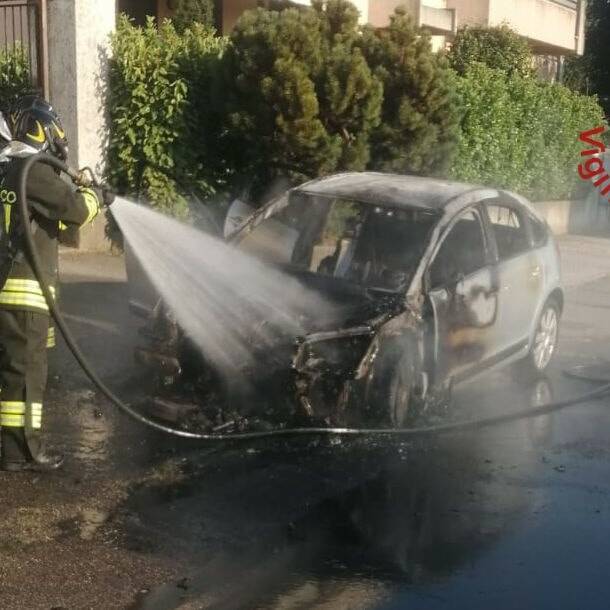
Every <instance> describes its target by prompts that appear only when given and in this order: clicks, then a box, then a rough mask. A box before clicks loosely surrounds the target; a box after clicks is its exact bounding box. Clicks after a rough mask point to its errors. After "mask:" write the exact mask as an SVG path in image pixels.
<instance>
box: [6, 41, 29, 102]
mask: <svg viewBox="0 0 610 610" xmlns="http://www.w3.org/2000/svg"><path fill="white" fill-rule="evenodd" d="M31 91H32V82H31V73H30V62H29V58H28V54H27V51H26V50H25V49H23V48H21V47H19V46H17V47H15V48H14V49H3V50H0V110H6V109H7V107H8V105H9V104H10V103H11V101H13V100H14V99H15V98H17V97H19V96H20V95H24V94H26V93H30V92H31Z"/></svg>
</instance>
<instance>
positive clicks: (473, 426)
mask: <svg viewBox="0 0 610 610" xmlns="http://www.w3.org/2000/svg"><path fill="white" fill-rule="evenodd" d="M35 163H45V164H46V165H49V166H51V167H52V168H54V169H56V170H59V171H61V172H64V173H66V174H67V175H68V176H70V178H71V179H72V180H73V181H74V182H75V183H76V184H82V183H83V180H84V178H83V174H82V173H81V172H78V171H75V170H74V169H72V168H70V167H69V166H68V165H67V164H66V163H64V162H62V161H60V160H59V159H57V158H55V157H52V156H50V155H46V154H36V155H33V156H31V157H29V158H27V160H26V161H25V163H24V164H23V168H22V170H21V175H20V177H19V182H18V192H17V199H18V202H19V209H20V214H21V220H22V223H23V228H24V231H23V233H24V241H25V249H26V255H27V256H28V259H29V262H30V264H31V266H32V270H33V271H34V274H35V276H36V278H37V280H38V282H39V284H40V288H41V290H42V293H43V295H44V297H45V299H46V302H47V304H48V306H49V311H50V313H51V316H52V317H53V320H54V321H55V323H56V325H57V327H58V328H59V331H60V332H61V334H62V336H63V338H64V340H65V342H66V345H67V346H68V348H69V349H70V351H71V352H72V354H73V355H74V358H75V359H76V361H77V362H78V364H79V365H80V366H81V368H82V369H83V371H84V372H85V374H86V375H87V377H89V379H90V380H91V382H92V383H93V385H94V386H96V387H97V389H98V390H99V391H100V392H101V393H102V394H103V395H104V396H105V397H106V398H107V399H108V400H109V401H110V402H111V403H113V404H114V405H115V406H116V407H117V408H118V409H119V410H120V411H122V412H123V413H125V414H126V415H128V416H129V417H131V418H132V419H134V420H135V421H138V422H140V423H141V424H144V425H146V426H149V427H151V428H154V429H155V430H158V431H160V432H165V433H168V434H173V435H176V436H180V437H183V438H190V439H199V440H205V441H223V442H225V441H246V440H255V439H263V438H271V437H291V436H305V435H309V436H312V435H336V436H364V435H367V436H373V435H375V436H397V437H401V438H407V439H408V438H415V437H424V436H431V435H437V434H446V433H450V432H463V431H468V430H478V429H481V428H486V427H489V426H494V425H498V424H503V423H508V422H513V421H516V420H519V419H524V418H530V417H537V416H541V415H546V414H548V413H553V412H555V411H559V410H562V409H565V408H567V407H571V406H575V405H578V404H581V403H584V402H588V401H592V400H597V399H599V398H602V397H604V396H606V395H607V394H609V393H610V383H607V384H605V385H603V386H601V387H599V388H597V389H595V390H593V391H591V392H587V393H585V394H581V395H580V396H576V397H573V398H569V399H567V400H562V401H558V402H551V403H548V404H546V405H541V406H538V407H530V408H527V409H521V410H519V411H515V412H513V413H507V414H503V415H494V416H490V417H484V418H480V419H471V420H464V421H461V422H452V423H447V424H440V425H432V426H422V427H414V428H324V427H315V428H280V429H276V430H268V431H257V432H241V433H235V434H206V433H199V432H189V431H187V430H180V429H177V428H172V427H170V426H165V425H163V424H161V423H159V422H157V421H155V420H153V419H150V418H148V417H146V416H145V415H142V414H141V413H139V412H138V411H136V410H135V409H134V408H133V407H131V406H130V405H128V404H127V403H125V402H124V401H123V400H121V399H120V398H119V397H118V396H117V395H116V394H115V393H114V392H113V391H112V390H111V389H110V388H109V387H108V386H107V385H106V384H105V383H104V382H103V381H102V379H100V377H99V376H98V374H97V373H96V372H95V370H94V368H93V367H92V366H91V364H90V363H89V361H88V360H87V358H86V357H85V355H84V354H83V352H82V351H81V349H80V347H79V345H78V343H77V342H76V340H75V338H74V336H73V335H72V332H71V331H70V328H69V327H68V325H67V323H66V322H65V320H64V318H63V316H62V314H61V312H60V310H59V308H58V306H57V304H56V303H55V300H54V298H53V295H52V294H51V290H50V288H49V285H48V284H47V282H46V279H45V277H44V274H43V272H42V266H41V264H40V258H39V255H38V252H37V250H36V245H35V244H34V239H33V236H32V233H31V230H30V210H29V207H28V200H27V179H28V175H29V172H30V170H31V168H32V166H33V165H34V164H35ZM89 183H90V184H92V185H94V186H99V185H98V184H96V182H95V178H94V176H93V175H92V173H91V176H90V180H89Z"/></svg>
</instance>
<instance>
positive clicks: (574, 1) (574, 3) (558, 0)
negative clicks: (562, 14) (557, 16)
mask: <svg viewBox="0 0 610 610" xmlns="http://www.w3.org/2000/svg"><path fill="white" fill-rule="evenodd" d="M551 2H553V3H555V4H559V5H560V6H565V7H566V8H571V9H573V10H576V9H577V8H578V0H551Z"/></svg>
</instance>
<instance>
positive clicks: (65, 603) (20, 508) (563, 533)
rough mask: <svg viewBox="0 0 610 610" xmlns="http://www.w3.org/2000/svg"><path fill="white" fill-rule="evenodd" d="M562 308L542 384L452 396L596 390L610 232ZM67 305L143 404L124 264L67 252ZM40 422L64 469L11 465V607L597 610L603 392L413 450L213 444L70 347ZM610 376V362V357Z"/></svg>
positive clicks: (574, 264) (588, 243)
mask: <svg viewBox="0 0 610 610" xmlns="http://www.w3.org/2000/svg"><path fill="white" fill-rule="evenodd" d="M562 250H563V252H564V267H565V272H566V284H567V286H568V291H567V304H566V309H565V316H564V321H563V328H562V338H561V348H560V351H559V353H558V357H557V359H556V360H555V362H554V364H553V366H552V370H551V373H550V375H549V378H548V381H547V383H538V384H535V385H529V386H527V385H523V384H521V383H519V382H516V381H514V380H513V379H511V377H510V376H509V375H508V374H507V373H495V374H491V375H487V376H486V377H483V378H480V379H479V380H478V381H476V382H473V383H471V384H470V385H467V386H464V387H462V388H460V389H459V390H458V391H457V392H456V400H455V405H454V406H453V407H452V412H451V413H449V414H448V417H451V418H455V419H461V418H463V417H477V416H486V415H490V414H494V413H502V412H507V411H511V410H517V409H520V408H522V407H523V406H524V405H525V404H528V403H529V404H540V403H542V402H546V401H547V400H549V399H551V398H553V397H554V398H559V397H561V398H565V397H568V396H571V395H574V394H578V393H580V392H582V391H584V390H589V389H591V388H593V387H594V384H591V383H587V382H583V381H577V380H574V379H571V378H568V377H566V376H564V375H563V373H562V371H563V370H564V369H565V368H566V367H570V366H573V365H576V364H580V363H583V362H585V363H587V362H598V361H600V360H602V361H603V360H604V359H606V360H608V361H609V362H610V323H609V322H608V316H609V314H610V241H607V240H601V239H597V240H591V239H584V238H583V239H581V238H568V239H565V240H563V241H562ZM63 263H64V275H63V278H64V282H63V290H62V296H63V301H64V310H65V311H66V312H67V314H68V319H69V321H70V323H71V325H72V327H73V328H74V329H75V331H76V333H77V335H78V337H79V340H80V341H81V343H82V345H83V348H84V349H85V351H87V352H88V353H89V354H90V355H91V358H92V360H93V361H94V362H95V364H96V366H97V367H98V368H99V369H100V371H101V373H102V375H103V376H104V378H106V379H109V380H110V381H111V384H112V385H113V387H115V388H116V389H117V390H118V391H120V392H122V393H123V394H124V395H127V396H137V395H138V392H139V390H141V387H142V386H141V380H139V379H137V378H135V379H134V369H133V366H132V360H131V350H132V348H133V345H134V344H135V342H136V341H137V336H136V327H137V325H136V324H135V323H134V320H132V319H131V318H130V317H129V314H128V313H127V310H126V291H125V285H124V277H123V272H122V267H121V261H120V259H116V258H111V257H105V256H86V255H76V256H67V257H64V260H63ZM51 369H52V370H51V374H52V375H51V383H50V391H49V399H48V401H47V405H46V406H47V410H46V411H45V417H47V421H48V422H49V426H50V431H51V434H50V436H51V440H52V441H53V443H54V444H56V445H59V446H61V447H63V449H64V450H65V452H66V453H67V463H66V467H65V469H64V470H63V471H62V472H59V473H54V474H52V475H48V476H36V475H31V474H25V475H12V474H11V475H9V474H0V499H1V501H2V507H3V517H4V518H3V519H2V520H0V607H3V608H16V609H18V608H27V609H32V610H35V609H45V610H48V609H51V608H55V609H60V608H66V609H68V608H69V609H72V608H78V609H81V608H94V609H98V608H100V609H110V608H136V609H138V608H139V609H159V610H169V609H172V608H181V609H190V608H193V609H194V608H213V609H242V608H243V609H247V610H251V609H261V610H263V609H265V610H267V609H268V610H289V609H305V608H317V609H324V610H343V609H345V610H348V609H350V610H351V609H355V610H357V609H361V608H362V609H367V608H379V609H384V610H385V609H387V610H390V609H403V608H408V609H410V610H411V609H420V608H421V609H424V608H425V609H427V610H431V609H432V610H434V609H437V608H439V609H440V608H451V609H455V608H464V609H472V608H485V609H487V608H494V610H501V609H514V608H537V609H546V608H548V609H553V610H554V609H556V608H574V609H577V608H587V609H590V610H591V609H596V608H600V609H601V608H607V607H608V599H610V579H609V578H608V565H610V400H608V399H606V400H604V401H600V402H596V403H590V404H583V405H580V406H578V407H575V408H572V409H570V410H567V411H564V412H561V413H555V414H552V415H548V416H544V417H539V418H535V419H529V420H521V421H518V422H515V423H512V424H509V425H503V426H501V427H497V428H492V429H488V430H485V431H480V432H477V433H461V434H455V435H452V436H446V437H442V438H437V439H434V440H427V441H425V442H424V441H420V442H417V443H414V442H411V443H398V442H393V443H390V442H388V441H376V442H373V441H371V440H358V441H354V440H351V441H343V442H340V441H329V440H328V439H327V440H322V441H311V440H301V441H299V442H298V443H288V442H285V441H282V442H274V443H269V442H259V443H256V444H252V445H248V446H244V445H240V446H238V445H235V446H227V447H223V448H220V447H209V446H205V445H201V444H197V443H194V442H184V441H180V440H175V439H172V438H169V437H164V436H161V435H159V434H157V433H154V432H151V431H149V430H146V429H143V428H141V427H140V426H138V425H137V424H134V423H132V422H130V421H128V420H126V419H125V418H124V417H122V416H119V415H117V414H116V413H115V412H114V410H113V409H112V408H111V407H109V406H108V405H107V404H106V403H105V402H104V401H103V400H101V399H100V398H99V397H98V396H97V395H96V394H95V393H94V392H92V391H91V389H90V386H89V384H88V383H87V381H86V380H85V379H84V377H83V375H82V374H81V372H80V371H79V369H78V367H77V366H76V365H75V364H74V363H73V362H72V360H71V359H70V357H69V355H68V354H67V352H66V350H65V347H64V346H61V345H60V346H59V347H58V348H57V350H56V351H55V353H53V355H52V366H51ZM609 370H610V365H609Z"/></svg>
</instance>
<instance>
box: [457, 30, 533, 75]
mask: <svg viewBox="0 0 610 610" xmlns="http://www.w3.org/2000/svg"><path fill="white" fill-rule="evenodd" d="M448 59H449V63H450V65H451V67H452V68H453V69H454V70H456V72H458V74H462V75H463V74H465V73H466V72H467V70H468V69H469V68H470V67H471V66H472V65H474V64H477V63H482V64H485V65H486V66H488V67H490V68H494V69H496V70H502V71H504V72H506V73H507V74H509V75H512V74H520V75H521V76H532V75H533V72H534V71H533V67H532V52H531V49H530V47H529V45H528V43H527V41H526V40H525V39H524V38H522V37H521V36H519V34H517V32H515V31H514V30H513V29H511V28H510V27H509V26H507V25H500V26H494V27H486V26H478V25H477V26H465V27H463V28H460V29H459V30H458V33H457V35H456V37H455V40H454V41H453V44H452V46H451V50H450V51H449V53H448Z"/></svg>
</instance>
